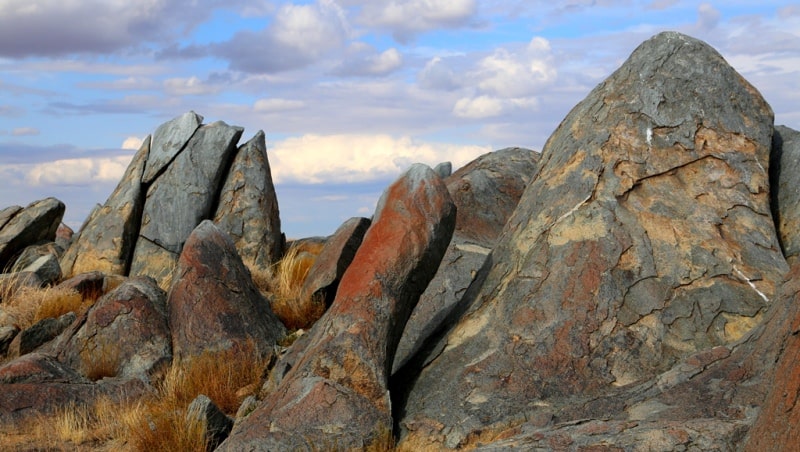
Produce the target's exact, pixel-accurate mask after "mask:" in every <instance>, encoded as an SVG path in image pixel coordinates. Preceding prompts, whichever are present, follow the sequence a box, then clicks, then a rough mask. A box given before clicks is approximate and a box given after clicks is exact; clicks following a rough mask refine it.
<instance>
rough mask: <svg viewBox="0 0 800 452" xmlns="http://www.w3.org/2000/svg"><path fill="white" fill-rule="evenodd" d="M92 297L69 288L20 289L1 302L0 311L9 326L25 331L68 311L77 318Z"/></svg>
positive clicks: (93, 299) (92, 301)
mask: <svg viewBox="0 0 800 452" xmlns="http://www.w3.org/2000/svg"><path fill="white" fill-rule="evenodd" d="M96 300H97V299H96V298H93V297H90V298H84V297H83V296H82V295H81V294H80V293H78V292H77V291H75V290H73V289H66V288H61V287H58V286H56V287H44V288H39V287H22V288H20V289H18V290H15V291H13V292H11V293H10V296H9V297H8V298H4V299H3V305H2V306H3V311H5V314H6V315H7V316H8V317H10V318H11V319H13V324H15V325H17V327H19V328H20V329H23V330H24V329H25V328H28V327H30V326H31V325H33V324H34V323H36V322H38V321H39V320H42V319H47V318H58V317H60V316H61V315H64V314H66V313H68V312H74V313H75V314H76V315H78V316H80V315H81V314H83V313H84V312H86V311H87V310H88V309H89V307H91V306H92V305H93V304H94V302H95V301H96Z"/></svg>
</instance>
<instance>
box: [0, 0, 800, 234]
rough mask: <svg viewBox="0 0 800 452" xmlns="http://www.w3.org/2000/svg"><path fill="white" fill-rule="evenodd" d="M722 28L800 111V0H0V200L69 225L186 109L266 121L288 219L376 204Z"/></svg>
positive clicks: (784, 109) (784, 114)
mask: <svg viewBox="0 0 800 452" xmlns="http://www.w3.org/2000/svg"><path fill="white" fill-rule="evenodd" d="M664 30H674V31H679V32H682V33H686V34H688V35H690V36H693V37H695V38H698V39H701V40H703V41H705V42H707V43H709V44H711V45H712V46H714V47H715V48H716V49H717V50H718V51H719V52H720V53H721V54H722V55H723V57H725V59H726V60H727V61H728V62H729V63H730V64H731V65H732V66H733V67H734V68H735V69H736V70H737V71H739V73H741V74H742V75H743V76H744V77H745V78H746V79H747V80H749V81H750V82H751V83H752V84H753V85H754V86H755V87H756V88H757V89H758V90H759V91H760V92H761V93H762V95H763V96H764V97H765V99H766V100H767V102H769V103H770V105H771V106H772V108H773V110H774V111H775V118H776V124H785V125H787V126H789V127H792V128H796V129H800V86H798V85H800V3H791V2H785V1H770V0H762V1H737V0H729V1H724V2H721V1H720V2H691V1H681V0H647V1H636V0H594V1H590V0H568V1H558V0H548V1H541V0H527V1H526V0H503V1H501V0H405V1H403V0H369V1H367V0H318V1H295V2H290V1H278V0H275V1H270V0H225V1H220V0H205V1H202V2H200V1H198V0H133V1H131V0H0V208H3V207H7V206H12V205H20V206H25V205H27V204H28V203H30V202H33V201H35V200H38V199H42V198H45V197H48V196H54V197H56V198H58V199H60V200H62V201H63V202H64V203H65V204H66V206H67V211H66V213H65V216H64V222H65V223H66V224H67V225H69V226H70V227H72V228H73V229H75V230H76V231H77V230H78V229H79V228H80V225H81V224H82V223H83V221H84V219H85V218H86V217H87V215H88V214H89V212H90V210H91V209H92V207H93V206H94V205H96V204H97V203H101V204H102V203H103V202H105V200H106V199H107V197H108V195H109V194H110V193H111V192H112V191H113V189H114V187H116V185H117V183H118V182H119V180H120V178H121V176H122V174H123V172H124V170H125V168H126V167H127V165H128V163H129V162H130V160H131V157H132V156H133V153H134V152H135V150H136V149H138V147H139V145H140V143H141V141H142V139H143V138H145V137H146V136H147V135H148V134H151V133H152V132H153V131H154V130H155V129H156V128H157V127H158V125H160V124H161V123H163V122H165V121H168V120H169V119H171V118H173V117H175V116H178V115H180V114H182V113H184V112H187V111H190V110H193V111H195V112H197V113H198V114H200V115H202V116H203V117H204V118H205V123H211V122H213V121H217V120H222V121H225V122H226V123H228V124H231V125H238V126H242V127H244V128H245V131H244V135H243V136H242V140H241V143H244V142H245V141H247V140H248V139H249V138H250V137H252V136H253V135H255V134H256V132H257V131H258V130H263V131H264V132H265V134H266V136H267V148H268V151H267V152H268V158H269V161H270V164H271V167H272V176H273V180H274V182H275V184H276V191H277V195H278V203H279V207H280V214H281V222H282V226H283V230H284V232H286V235H287V237H290V238H301V237H309V236H317V235H328V234H331V233H332V232H333V231H335V230H336V228H337V227H338V226H339V225H340V224H341V223H342V222H344V221H345V220H346V219H348V218H350V217H353V216H367V217H368V216H370V215H371V214H372V213H373V211H374V208H375V204H376V202H377V200H378V198H379V196H380V194H381V192H382V191H383V189H384V188H385V187H386V186H388V184H390V183H391V182H392V180H394V179H395V178H396V177H397V176H398V175H400V174H401V173H402V172H403V171H404V170H405V169H407V168H408V167H409V166H410V165H411V164H412V163H415V162H422V163H426V164H428V165H431V166H434V165H436V164H437V163H440V162H444V161H449V162H452V164H453V167H454V169H456V168H458V167H460V166H463V165H464V164H466V163H468V162H469V161H471V160H473V159H474V158H476V157H478V156H480V155H481V154H484V153H487V152H491V151H493V150H497V149H501V148H505V147H510V146H521V147H527V148H530V149H533V150H536V151H539V150H541V148H542V146H543V145H544V143H545V141H546V140H547V138H548V136H549V135H550V134H551V133H552V132H553V130H555V128H556V127H557V126H558V124H559V123H560V122H561V120H562V119H563V118H564V116H565V115H566V114H567V112H568V111H569V110H570V109H571V108H572V107H573V106H574V105H575V104H577V103H578V102H580V101H581V100H582V99H583V98H584V97H585V96H586V95H587V94H588V93H589V91H591V90H592V89H593V88H594V87H595V86H596V85H597V84H598V83H600V82H601V81H603V80H604V79H605V78H606V77H608V76H609V75H610V74H611V73H612V72H613V71H614V70H615V69H616V68H618V67H619V66H620V65H621V64H622V63H623V62H624V61H625V59H626V58H627V57H628V56H629V55H630V53H631V52H632V51H633V50H634V49H635V48H636V46H638V45H639V44H640V43H641V42H642V41H644V40H646V39H648V38H650V37H651V36H653V35H655V34H656V33H658V32H660V31H664Z"/></svg>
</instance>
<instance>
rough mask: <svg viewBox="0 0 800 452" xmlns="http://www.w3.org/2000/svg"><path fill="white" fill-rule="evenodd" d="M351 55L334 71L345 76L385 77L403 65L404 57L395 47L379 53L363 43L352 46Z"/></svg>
mask: <svg viewBox="0 0 800 452" xmlns="http://www.w3.org/2000/svg"><path fill="white" fill-rule="evenodd" d="M349 53H350V54H351V55H349V56H348V57H347V58H346V59H345V60H344V61H343V62H342V63H341V64H340V65H339V66H338V67H337V69H335V70H334V73H335V74H336V75H343V76H383V75H387V74H390V73H392V72H394V71H396V70H397V69H399V68H400V67H401V66H402V65H403V55H402V54H401V53H400V52H399V51H398V50H397V49H395V48H394V47H392V48H389V49H387V50H384V51H383V52H381V53H378V52H377V50H376V49H375V48H374V47H372V46H371V45H368V44H364V43H361V42H357V43H354V44H352V45H351V46H350V49H349Z"/></svg>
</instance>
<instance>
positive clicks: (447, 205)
mask: <svg viewBox="0 0 800 452" xmlns="http://www.w3.org/2000/svg"><path fill="white" fill-rule="evenodd" d="M454 227H455V206H454V205H453V203H452V201H451V200H450V195H449V193H447V189H446V187H445V186H444V183H443V182H442V180H441V178H439V176H438V175H436V174H435V173H434V172H433V170H431V169H430V168H428V167H425V166H423V165H415V166H412V168H411V169H410V170H408V172H406V173H405V174H404V175H403V176H401V178H400V179H399V180H398V181H397V182H395V183H394V184H392V186H390V187H389V188H388V189H387V191H386V192H385V193H384V195H383V196H382V198H381V200H380V201H379V203H378V207H377V210H376V213H375V217H374V221H373V224H372V226H371V227H370V229H369V230H368V231H367V234H366V236H365V237H364V240H363V242H362V244H361V247H360V248H359V250H358V252H357V253H356V256H355V258H354V259H353V262H352V263H351V265H350V268H349V269H348V271H347V272H345V274H344V276H343V278H342V281H341V283H340V284H339V290H338V293H337V295H336V299H335V301H334V303H333V305H332V306H331V307H330V309H329V310H328V312H327V313H326V314H325V315H324V316H323V317H322V319H320V320H319V321H318V322H317V323H316V324H315V326H314V328H313V329H312V331H311V332H310V333H309V334H310V335H311V337H310V339H309V342H308V346H307V347H306V350H305V353H304V354H303V357H302V358H301V360H300V361H299V362H298V363H297V364H296V365H295V366H294V367H293V368H292V369H291V370H290V371H289V373H288V374H287V375H286V376H285V377H284V379H283V380H282V381H281V383H280V385H279V386H278V388H277V389H276V390H275V391H274V392H273V393H272V394H270V395H269V396H268V397H267V398H266V399H265V400H264V401H263V402H262V404H261V406H259V407H258V408H257V409H256V410H255V411H254V412H252V413H251V414H250V415H249V416H248V417H247V418H245V419H244V420H243V421H242V422H241V423H239V424H237V425H236V426H235V427H234V430H233V431H232V432H231V436H230V437H228V439H227V440H226V441H225V442H224V443H223V444H222V446H221V448H220V450H243V449H259V450H273V449H274V450H294V449H297V448H305V447H318V448H328V447H335V448H341V449H353V448H366V447H380V446H381V445H387V444H391V442H392V439H391V432H392V425H393V423H392V413H391V401H390V400H389V395H388V393H387V380H388V374H389V371H390V370H391V364H392V361H393V358H394V350H395V348H396V346H397V342H398V341H399V338H400V334H401V333H402V331H403V326H404V325H405V322H406V319H407V318H408V316H409V314H410V313H411V310H412V309H413V307H414V305H415V304H416V302H417V299H418V298H419V296H420V294H421V293H422V292H423V290H424V289H425V287H426V286H427V283H428V282H429V280H430V278H431V277H432V275H433V273H434V272H435V270H436V268H437V267H438V265H439V261H440V260H441V258H442V256H443V254H444V251H445V248H446V246H447V243H449V241H450V238H451V235H452V232H453V228H454Z"/></svg>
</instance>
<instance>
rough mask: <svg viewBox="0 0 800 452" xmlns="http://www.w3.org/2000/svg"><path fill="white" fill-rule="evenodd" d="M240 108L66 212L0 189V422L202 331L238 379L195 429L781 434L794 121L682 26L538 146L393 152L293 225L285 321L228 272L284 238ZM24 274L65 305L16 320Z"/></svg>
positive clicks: (149, 366)
mask: <svg viewBox="0 0 800 452" xmlns="http://www.w3.org/2000/svg"><path fill="white" fill-rule="evenodd" d="M242 133H243V130H242V129H241V128H239V127H235V126H229V125H227V124H225V123H223V122H216V123H213V124H207V125H206V124H203V123H202V117H200V116H199V115H197V114H195V113H193V112H190V113H187V114H185V115H182V116H180V117H178V118H175V119H173V120H172V121H169V122H167V123H165V124H163V125H161V126H160V127H158V129H157V130H156V131H155V132H154V133H153V135H152V136H151V137H149V138H148V139H146V140H145V141H144V144H143V145H142V148H141V149H140V150H139V152H138V153H137V154H136V156H135V157H134V159H133V161H132V162H131V164H130V167H129V168H128V171H127V172H126V174H125V176H124V177H123V179H122V181H121V182H120V184H119V186H118V187H117V189H116V190H115V191H114V193H113V194H112V195H111V196H110V197H109V199H108V200H107V201H106V203H105V204H104V205H102V206H97V208H96V209H95V210H94V212H93V213H92V214H91V215H90V216H89V218H87V220H86V222H85V224H84V225H83V226H82V227H81V228H80V230H79V231H78V233H77V234H74V236H73V235H71V234H70V232H71V231H69V230H68V229H67V228H65V227H64V226H63V225H61V226H60V222H61V217H62V215H63V212H64V205H63V204H62V203H61V202H59V201H58V200H56V199H53V198H49V199H45V200H41V201H39V202H36V203H33V204H31V205H30V206H27V207H25V208H22V207H19V206H13V207H9V208H6V209H4V210H2V211H0V265H2V267H3V268H7V269H8V271H7V272H6V273H5V274H4V275H2V277H0V286H2V287H3V290H2V291H0V354H2V355H4V356H5V360H4V362H3V364H1V365H0V420H1V421H0V422H2V423H3V425H4V426H6V427H7V428H11V427H9V426H13V425H17V426H19V425H29V424H25V422H28V421H30V420H31V419H46V416H48V415H49V414H52V413H55V412H57V411H58V410H59V409H62V408H63V407H65V406H71V407H80V406H88V405H91V404H92V403H94V402H95V401H97V400H110V401H111V402H113V403H117V404H120V405H124V404H130V403H135V402H136V401H137V400H150V399H152V398H153V397H154V394H156V395H157V397H161V395H162V394H164V392H163V391H164V389H163V387H164V384H163V382H164V381H168V380H169V379H170V378H171V377H170V375H172V374H171V372H174V370H175V369H185V368H189V367H190V366H191V365H192V363H197V362H200V361H201V357H203V356H208V354H209V353H212V354H215V355H213V356H217V357H221V356H225V358H224V359H222V358H220V359H219V360H222V361H224V362H229V363H232V364H233V366H235V367H240V368H243V367H255V368H256V369H255V370H256V374H257V375H259V376H260V377H259V378H257V381H256V382H255V383H253V384H252V385H250V386H248V388H249V389H248V390H247V391H239V394H240V395H241V397H239V399H236V403H235V404H234V407H233V408H231V407H228V405H227V404H226V403H223V402H222V401H221V400H214V398H213V397H211V396H208V397H205V396H202V395H200V394H193V395H192V397H195V396H196V398H195V399H194V401H192V403H191V405H190V406H189V407H188V408H186V412H187V413H193V414H186V416H187V417H188V418H190V419H194V420H195V421H197V424H198V425H201V426H202V430H201V434H202V435H204V438H205V441H206V442H205V447H206V448H207V449H209V450H211V449H214V448H218V449H219V450H228V451H234V450H285V449H291V450H305V449H307V450H321V449H322V450H326V449H344V450H351V449H358V450H385V449H392V448H396V449H398V450H409V451H411V450H414V451H416V450H442V449H462V448H470V449H484V450H576V451H577V450H581V451H583V450H698V449H699V450H792V448H793V447H795V445H796V444H798V443H800V438H797V436H798V433H797V432H798V431H800V429H798V422H799V421H800V414H798V412H795V411H794V407H795V404H796V398H797V397H796V396H797V393H798V386H799V385H800V382H799V381H798V379H797V378H796V375H797V372H795V370H796V368H795V367H796V362H797V355H798V353H800V342H798V337H797V335H796V333H797V332H798V331H800V313H799V312H798V309H799V308H798V305H800V304H799V303H798V300H797V297H798V290H800V275H798V272H800V268H798V265H797V261H796V257H797V255H798V254H800V236H798V234H797V232H796V231H797V227H796V226H797V225H798V224H800V210H799V209H798V205H800V190H798V188H797V187H798V186H800V185H798V181H797V178H798V177H800V176H798V175H800V172H798V171H796V169H797V168H796V167H797V165H798V163H797V162H798V161H800V155H798V154H800V147H798V145H799V144H800V140H798V132H797V131H795V130H792V129H790V128H788V127H785V126H775V125H774V124H773V113H772V110H771V108H770V106H769V105H768V104H767V103H766V102H765V101H764V99H763V98H762V97H761V95H760V94H759V92H758V91H757V89H756V88H755V87H753V86H752V85H750V84H749V83H748V82H747V81H746V80H744V79H743V78H742V77H741V76H740V75H739V74H738V73H736V71H735V70H734V69H733V68H732V67H730V65H728V64H727V62H726V61H725V60H724V59H723V58H722V57H721V56H720V55H719V54H718V53H717V52H716V51H715V50H714V49H712V48H711V47H709V46H708V45H707V44H705V43H703V42H701V41H698V40H695V39H693V38H691V37H688V36H685V35H681V34H678V33H671V32H666V33H661V34H659V35H656V36H654V37H653V38H651V39H649V40H648V41H646V42H644V43H642V44H641V45H640V46H639V47H638V48H637V49H636V50H635V51H634V52H633V54H632V55H631V56H630V58H629V59H628V60H627V61H626V62H625V63H624V64H623V65H622V66H621V67H620V68H619V69H618V70H617V71H616V72H614V73H613V74H612V75H611V76H610V77H609V78H608V79H607V80H605V81H604V82H603V83H601V84H600V85H599V86H597V87H596V88H595V89H594V90H593V91H592V92H591V93H590V94H589V95H588V96H587V97H586V99H584V100H583V101H582V102H581V103H579V104H578V105H576V106H575V107H574V108H573V110H572V111H571V112H570V113H569V114H568V115H567V117H566V118H565V119H564V120H563V121H562V123H561V124H560V125H559V127H558V128H557V130H556V131H555V132H554V133H553V135H552V136H551V137H550V139H549V140H548V142H547V143H546V145H545V147H544V149H542V152H541V153H536V152H533V151H530V150H526V149H520V148H508V149H502V150H498V151H495V152H493V153H490V154H487V155H485V156H482V157H480V158H478V159H477V160H476V161H474V162H472V163H470V164H469V165H467V166H465V167H463V168H460V169H458V170H457V171H456V172H454V173H452V174H451V171H450V168H449V165H446V164H443V165H440V166H438V167H437V168H436V169H435V170H433V169H431V168H429V167H426V166H424V165H419V164H417V165H413V166H412V167H411V168H409V169H408V171H406V172H405V173H404V174H403V175H402V176H400V178H398V180H397V181H395V182H394V183H393V184H392V185H391V186H389V187H388V188H387V189H386V191H385V192H384V194H383V196H382V198H381V200H380V202H379V204H378V206H377V209H376V212H375V214H374V215H373V216H372V218H370V219H366V218H354V219H351V220H349V221H347V222H345V223H344V224H343V225H342V226H341V227H340V228H339V229H338V230H337V231H336V232H335V233H334V234H333V235H331V236H330V237H327V238H324V239H314V240H309V241H307V242H305V243H312V242H314V243H316V242H319V246H318V248H319V249H318V251H316V252H313V253H309V252H308V251H303V253H306V254H308V255H309V256H311V258H310V259H311V261H313V266H310V270H309V271H308V275H307V276H305V275H304V277H303V278H302V280H301V281H299V283H298V284H297V295H296V300H294V301H295V302H296V303H311V302H313V303H318V304H320V305H321V306H323V309H325V313H324V314H323V315H322V317H321V318H320V319H319V320H317V321H316V323H314V326H313V327H311V328H310V329H309V330H308V331H307V332H305V334H301V333H303V332H302V331H301V332H293V331H291V330H289V329H287V328H286V326H285V324H286V323H287V322H286V321H285V320H282V319H281V318H279V317H278V316H276V315H275V314H274V312H273V307H274V306H275V303H276V299H277V298H278V295H277V292H275V291H274V290H273V288H271V287H264V286H263V285H260V284H257V283H256V282H254V281H258V280H259V277H258V276H259V275H260V274H261V273H262V272H264V273H265V274H266V275H267V276H268V277H269V276H274V271H275V270H274V269H275V268H276V267H275V265H276V263H277V262H278V261H279V260H281V259H282V257H283V256H284V255H285V254H286V252H287V249H288V246H287V244H286V240H285V238H284V237H283V235H282V234H281V230H280V215H279V210H278V200H277V198H276V196H275V191H274V187H273V185H272V179H271V175H270V167H269V162H268V159H267V151H266V146H265V139H264V134H263V132H261V131H259V132H258V133H256V135H255V136H254V137H253V138H252V139H251V140H249V141H247V142H246V143H244V144H242V145H238V142H239V140H240V138H241V135H242ZM302 243H304V242H303V241H302V240H301V241H298V242H297V243H296V245H297V246H300V245H302ZM309 246H310V245H309ZM312 248H313V247H310V248H308V249H312ZM295 251H297V250H295ZM40 287H51V288H52V290H65V289H68V290H70V291H72V292H71V293H78V294H81V296H80V297H78V301H77V306H79V307H78V308H75V309H74V310H66V309H64V310H62V311H68V312H59V315H57V316H55V315H54V316H50V317H47V316H46V315H39V317H42V318H41V319H38V320H36V319H37V318H38V317H33V318H32V319H27V320H25V319H24V318H23V317H24V316H23V315H22V314H21V313H20V312H21V311H20V310H19V309H18V308H17V305H16V304H15V303H18V302H17V301H14V300H18V299H19V295H18V294H20V293H24V290H26V289H30V288H40ZM273 292H274V293H273ZM89 294H93V295H92V296H90V295H89ZM88 298H92V300H93V301H91V303H88V304H87V303H86V302H85V300H86V299H88ZM95 299H96V301H94V300H95ZM81 306H82V307H81ZM15 309H16V310H15ZM37 312H41V310H39V311H37ZM23 320H25V321H23ZM245 351H247V352H248V353H251V354H249V355H248V354H245V353H244V352H245ZM226 353H227V354H226ZM223 354H225V355H223ZM246 356H247V357H249V358H246ZM169 381H171V380H169ZM242 389H245V388H242ZM248 395H249V397H245V396H248ZM148 398H149V399H148ZM218 399H219V397H218ZM240 399H241V400H240ZM186 405H188V403H187V404H186ZM218 405H225V406H223V407H222V408H221V409H220V408H218ZM236 407H238V408H236ZM42 416H45V417H44V418H43V417H42ZM149 425H150V427H149V428H150V430H152V431H154V432H156V434H162V435H164V436H165V437H166V436H167V433H168V432H169V427H163V426H160V424H159V425H156V423H155V422H152V421H151V424H149ZM193 425H194V424H193ZM145 428H147V427H145ZM159 429H162V430H159ZM8 431H12V430H8ZM14 434H15V435H17V436H22V437H24V435H25V432H24V431H22V432H20V431H19V430H14ZM9 435H11V433H9ZM8 438H11V436H8ZM9 441H10V440H9ZM109 441H110V440H109ZM109 441H99V442H95V443H92V442H88V443H85V444H84V445H83V446H81V447H88V448H90V449H91V448H103V447H108V445H109V444H110V442H109ZM8 444H11V445H12V446H13V444H16V445H17V446H18V448H21V449H25V448H26V447H28V448H31V447H33V448H35V447H36V445H35V444H34V443H32V442H31V441H28V442H26V441H25V440H22V441H21V442H19V443H17V442H9V443H7V445H8ZM20 444H21V445H20ZM114 444H115V447H117V446H118V447H123V448H124V447H128V448H134V449H135V448H136V446H135V444H133V443H131V442H125V441H122V442H116V443H114ZM73 445H75V444H73ZM17 446H13V447H17ZM77 446H79V444H78V445H76V447H77ZM187 447H188V446H187Z"/></svg>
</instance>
